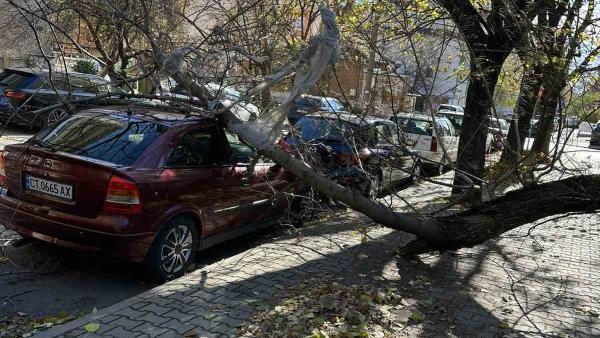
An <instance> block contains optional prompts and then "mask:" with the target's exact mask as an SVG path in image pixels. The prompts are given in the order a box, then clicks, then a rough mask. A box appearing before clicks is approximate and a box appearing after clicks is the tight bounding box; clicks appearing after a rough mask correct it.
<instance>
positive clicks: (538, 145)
mask: <svg viewBox="0 0 600 338" xmlns="http://www.w3.org/2000/svg"><path fill="white" fill-rule="evenodd" d="M554 76H558V74H556V73H545V77H546V79H547V80H546V81H544V89H543V93H542V97H541V98H540V101H541V116H540V121H539V122H538V128H537V130H536V133H535V139H534V141H533V145H532V146H531V151H533V152H536V153H544V154H548V152H549V151H550V139H551V138H552V134H553V133H554V118H555V117H556V108H557V107H558V100H559V99H560V92H561V89H562V86H561V85H560V84H559V83H562V81H557V80H555V79H554Z"/></svg>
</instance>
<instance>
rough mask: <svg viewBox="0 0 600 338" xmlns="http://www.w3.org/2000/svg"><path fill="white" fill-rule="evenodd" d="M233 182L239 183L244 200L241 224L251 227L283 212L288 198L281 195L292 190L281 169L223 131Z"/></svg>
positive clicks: (234, 136)
mask: <svg viewBox="0 0 600 338" xmlns="http://www.w3.org/2000/svg"><path fill="white" fill-rule="evenodd" d="M225 135H226V137H227V141H228V144H229V148H230V149H231V154H232V156H231V158H232V161H231V163H232V164H233V171H234V176H235V180H236V181H238V182H239V189H240V190H239V192H238V194H240V195H243V196H244V204H243V207H242V220H241V223H240V224H241V225H243V224H253V223H257V222H259V221H261V220H265V219H267V218H270V217H272V216H277V215H278V214H281V213H282V212H284V211H285V210H286V206H287V198H286V196H284V195H283V192H284V191H287V190H289V189H290V188H291V185H290V182H289V181H288V180H287V179H286V178H287V177H286V175H285V172H284V170H283V167H281V166H280V165H278V164H275V163H274V162H273V161H271V160H269V159H267V158H265V157H264V156H257V153H256V151H255V150H254V149H253V148H252V147H250V146H249V145H248V144H246V143H244V142H243V140H241V139H240V138H239V137H238V136H237V135H234V134H231V133H229V132H227V131H225Z"/></svg>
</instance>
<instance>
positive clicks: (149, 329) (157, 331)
mask: <svg viewBox="0 0 600 338" xmlns="http://www.w3.org/2000/svg"><path fill="white" fill-rule="evenodd" d="M162 323H163V322H145V323H144V324H142V325H140V326H138V327H136V328H135V329H134V331H135V332H139V333H142V334H143V335H145V336H147V337H158V336H160V335H162V334H165V333H167V332H169V329H167V328H162V327H158V325H160V324H162Z"/></svg>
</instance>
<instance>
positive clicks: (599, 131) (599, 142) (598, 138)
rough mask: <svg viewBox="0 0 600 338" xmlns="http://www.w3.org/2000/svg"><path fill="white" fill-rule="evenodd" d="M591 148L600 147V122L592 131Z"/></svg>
mask: <svg viewBox="0 0 600 338" xmlns="http://www.w3.org/2000/svg"><path fill="white" fill-rule="evenodd" d="M590 146H600V121H598V123H597V124H596V125H595V126H594V128H593V129H592V135H591V136H590Z"/></svg>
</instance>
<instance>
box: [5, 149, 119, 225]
mask: <svg viewBox="0 0 600 338" xmlns="http://www.w3.org/2000/svg"><path fill="white" fill-rule="evenodd" d="M6 151H7V156H6V172H7V180H6V187H7V190H8V194H9V195H11V196H13V197H16V198H18V199H20V200H22V201H25V202H29V203H32V204H36V205H39V206H40V207H46V209H47V210H50V209H52V210H57V211H61V212H65V213H69V214H73V215H77V216H82V217H88V218H94V217H96V216H97V215H98V214H99V213H100V211H101V209H102V205H103V203H104V198H105V194H106V188H107V185H108V182H109V180H110V177H111V176H112V174H113V172H114V170H115V169H116V168H118V167H119V165H116V164H112V163H108V162H103V161H99V160H94V159H91V158H86V157H83V156H79V155H74V154H68V153H63V152H53V151H51V150H48V149H43V148H40V147H36V146H26V145H17V146H7V147H6Z"/></svg>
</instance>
